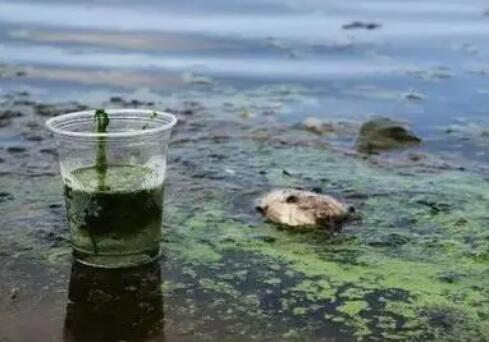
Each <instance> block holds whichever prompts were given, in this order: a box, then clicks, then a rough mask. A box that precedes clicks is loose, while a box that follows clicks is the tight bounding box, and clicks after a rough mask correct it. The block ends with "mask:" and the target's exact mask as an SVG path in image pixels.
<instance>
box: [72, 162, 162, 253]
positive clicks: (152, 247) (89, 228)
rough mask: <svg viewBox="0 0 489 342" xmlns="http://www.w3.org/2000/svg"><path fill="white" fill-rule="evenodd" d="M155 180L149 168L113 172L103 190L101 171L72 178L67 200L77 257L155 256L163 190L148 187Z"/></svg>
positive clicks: (90, 170)
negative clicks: (100, 177)
mask: <svg viewBox="0 0 489 342" xmlns="http://www.w3.org/2000/svg"><path fill="white" fill-rule="evenodd" d="M156 178H157V175H155V172H154V171H152V170H150V169H149V168H145V167H140V166H132V165H120V166H109V167H107V169H106V170H105V173H104V187H103V188H102V190H101V189H100V183H99V181H100V179H99V169H98V167H97V166H92V167H86V168H80V169H76V170H74V171H73V172H71V175H70V176H69V177H68V179H67V181H66V183H65V187H64V194H65V200H66V209H67V213H68V223H69V226H70V231H71V237H72V241H73V247H74V248H75V249H76V251H77V252H78V253H79V254H80V256H78V255H77V257H81V258H83V255H84V254H85V255H86V256H87V257H89V258H90V257H91V258H96V257H97V256H102V257H109V256H113V257H115V258H116V257H117V256H118V255H120V256H124V255H137V254H147V255H148V258H149V259H151V258H152V257H154V256H155V255H157V254H158V253H159V240H160V226H161V218H162V206H163V186H162V185H161V184H160V185H156V186H155V185H151V184H150V183H151V182H154V179H156ZM147 183H148V184H147ZM108 262H109V261H108Z"/></svg>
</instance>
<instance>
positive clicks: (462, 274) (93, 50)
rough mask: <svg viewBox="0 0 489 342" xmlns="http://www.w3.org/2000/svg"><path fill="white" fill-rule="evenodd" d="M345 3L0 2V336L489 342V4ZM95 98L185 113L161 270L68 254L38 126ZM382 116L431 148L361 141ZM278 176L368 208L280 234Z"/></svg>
mask: <svg viewBox="0 0 489 342" xmlns="http://www.w3.org/2000/svg"><path fill="white" fill-rule="evenodd" d="M342 4H343V5H340V4H334V3H330V4H327V5H325V4H322V3H317V2H315V1H306V2H304V3H301V5H300V6H295V5H294V2H290V3H288V4H283V3H282V2H275V1H271V0H270V1H266V2H262V3H260V4H258V3H255V2H250V3H249V4H248V5H246V4H244V5H243V4H234V3H230V4H227V3H226V4H224V3H221V2H219V1H212V2H209V3H208V4H207V5H206V6H200V7H199V6H197V9H196V14H195V15H194V16H191V17H190V19H189V16H188V13H187V12H186V11H185V8H186V7H185V6H188V5H189V2H185V1H183V2H179V3H178V4H176V3H175V4H172V5H170V4H168V9H167V10H168V13H170V14H172V13H173V14H174V15H175V18H177V19H179V20H182V22H186V23H187V24H188V25H187V26H185V25H176V24H175V21H170V20H168V21H165V20H159V19H161V18H160V17H159V16H158V15H156V14H151V9H153V8H154V6H156V7H157V6H159V5H157V4H153V3H151V6H150V4H149V3H148V4H147V5H144V6H143V5H141V6H136V5H131V4H129V3H126V2H125V1H121V2H118V3H117V5H115V4H109V3H104V4H102V5H97V6H96V5H93V6H88V7H87V6H85V5H84V4H81V3H78V2H73V3H71V4H69V5H67V4H60V3H57V2H56V1H52V2H43V3H36V4H32V3H28V2H3V1H2V2H0V25H1V27H2V30H0V51H1V54H0V58H1V59H0V63H2V65H1V67H0V341H2V342H7V341H8V342H11V341H15V342H17V341H28V340H36V341H250V340H251V341H304V340H311V341H312V340H315V341H352V340H353V341H354V340H358V341H389V340H397V341H471V342H472V341H488V340H489V324H488V323H487V318H488V317H489V303H488V301H489V287H488V285H487V277H488V276H489V233H488V232H487V227H488V226H489V215H488V214H487V213H488V212H489V171H488V165H489V164H488V161H489V159H488V154H487V153H488V150H487V146H488V142H489V138H488V136H489V133H488V132H489V121H487V114H488V113H489V107H488V102H487V100H486V98H487V94H488V93H489V90H488V87H487V80H488V78H487V76H488V74H489V73H488V72H487V70H488V69H487V65H486V64H485V63H486V62H485V61H486V58H487V53H489V51H488V50H487V46H485V45H484V44H483V39H484V38H483V35H484V34H485V33H487V31H488V30H489V20H488V19H487V16H486V15H484V13H485V11H486V7H487V6H484V3H483V2H481V1H468V2H464V4H460V3H459V2H450V1H449V2H448V3H447V2H443V6H442V5H441V4H440V2H439V1H430V2H417V1H415V2H412V3H410V4H408V5H407V4H406V3H405V2H390V3H387V2H384V1H374V2H371V3H369V5H365V4H364V5H360V2H357V1H351V2H343V3H342ZM109 6H112V7H109ZM158 8H159V7H158ZM237 8H239V9H240V11H241V12H240V13H241V15H239V16H237V15H235V13H236V9H237ZM43 11H46V13H47V12H49V13H50V16H49V18H50V19H49V20H48V19H44V18H48V16H44V15H41V14H42V13H45V12H43ZM53 11H55V12H53ZM107 11H114V12H113V13H116V14H118V16H121V17H124V18H126V19H131V20H125V21H124V22H125V23H126V24H124V25H125V27H124V30H120V29H118V28H117V25H116V23H115V21H107V20H102V19H103V18H105V17H106V15H107ZM148 11H149V12H148ZM209 12H212V13H214V14H215V20H217V22H218V23H219V24H220V26H219V29H217V28H216V27H217V26H216V27H215V26H213V25H210V24H209V21H207V20H205V18H206V15H208V14H209ZM32 13H37V14H36V16H33V15H31V14H32ZM53 13H55V14H56V13H57V14H58V15H59V16H53ZM258 13H267V14H268V15H270V18H271V19H270V22H272V23H273V24H274V25H271V24H270V25H268V24H267V21H264V20H259V19H260V18H261V17H260V16H259V15H258ZM75 14H77V15H75ZM141 16H142V17H144V18H145V19H146V20H137V19H138V18H139V19H140V18H141ZM161 16H163V17H165V18H167V17H171V15H166V14H165V15H163V14H161ZM53 18H54V19H53ZM56 18H58V19H56ZM67 18H71V20H67ZM230 18H231V19H233V20H231V19H230ZM88 19H89V20H88ZM167 19H168V18H167ZM272 19H273V20H272ZM175 20H176V19H175ZM301 20H302V21H301ZM419 20H420V21H421V22H422V23H423V25H419ZM176 21H177V22H178V20H176ZM305 22H306V23H308V24H307V25H305V24H304V23H305ZM87 23H88V24H87ZM250 23H253V24H254V25H251V26H250V25H249V24H250ZM119 25H122V24H121V23H119ZM172 25H173V26H172ZM304 25H305V26H304ZM250 27H251V28H250ZM418 27H419V28H418ZM286 28H289V29H287V30H286ZM421 29H423V30H421ZM421 31H423V32H421ZM199 32H200V33H199ZM197 63H199V64H200V66H195V64H197ZM98 107H108V108H150V109H151V108H154V109H159V110H167V111H171V112H173V113H175V114H176V115H177V116H178V118H179V124H178V125H177V127H176V129H175V132H174V135H173V138H172V144H171V152H170V155H169V160H168V172H167V182H166V189H165V208H164V220H163V221H164V224H163V227H162V229H163V238H162V241H161V246H162V248H163V257H162V259H161V260H160V262H159V264H152V265H148V266H146V267H142V268H138V269H134V270H130V271H123V272H119V271H101V270H93V269H90V268H87V267H83V266H80V265H76V264H72V260H71V250H70V246H69V241H68V240H69V236H68V231H67V223H66V221H65V208H64V203H63V198H62V184H61V180H60V177H59V175H58V165H57V160H56V151H55V149H54V143H53V140H52V138H51V137H50V136H49V133H48V132H47V131H46V129H45V128H44V126H43V123H44V121H45V120H46V119H47V118H49V117H51V116H53V115H59V114H62V113H66V112H71V111H76V110H82V109H86V108H98ZM375 115H381V116H386V117H390V118H393V119H397V120H401V121H404V122H407V123H408V124H409V125H410V126H411V128H412V130H413V132H414V133H415V134H416V135H417V136H418V137H420V138H421V139H422V143H421V144H419V145H416V146H409V147H408V148H405V149H399V150H397V149H396V150H392V151H386V152H382V153H380V154H375V155H365V154H362V153H358V152H357V150H356V148H355V141H356V138H357V134H358V132H359V131H360V127H361V125H362V123H364V122H365V121H366V120H367V119H368V118H371V117H373V116H375ZM308 117H314V118H315V120H312V121H311V120H309V121H306V120H305V119H306V118H308ZM318 121H319V122H320V123H321V124H320V125H319V126H318V125H313V126H311V125H310V123H311V122H313V123H314V122H315V123H317V122H318ZM318 127H320V129H318ZM278 187H294V188H301V189H305V190H311V191H315V192H322V193H326V194H331V195H334V196H336V197H338V198H340V199H341V200H343V201H344V202H346V203H348V204H349V205H352V206H354V207H355V208H356V212H357V213H358V218H357V219H356V220H353V221H352V222H349V223H348V224H346V225H345V226H344V227H343V231H342V232H341V233H335V234H328V233H325V232H312V233H307V234H304V233H297V232H293V231H290V230H286V229H282V228H278V227H276V226H274V225H272V224H269V223H267V222H265V221H264V220H263V218H262V216H261V215H260V213H258V212H257V211H256V210H255V204H256V202H255V200H256V199H257V198H258V197H259V196H260V195H262V194H263V193H265V192H266V191H268V190H271V189H274V188H278Z"/></svg>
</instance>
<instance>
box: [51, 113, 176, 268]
mask: <svg viewBox="0 0 489 342" xmlns="http://www.w3.org/2000/svg"><path fill="white" fill-rule="evenodd" d="M118 114H122V115H126V116H120V115H119V116H117V115H115V116H114V117H113V120H115V121H116V122H115V123H113V125H116V126H117V125H118V124H117V120H119V121H121V122H122V123H120V124H119V126H120V127H119V130H120V133H122V134H124V133H127V132H128V133H129V134H131V133H134V132H136V133H137V132H138V131H139V134H143V135H145V134H146V132H148V137H146V138H143V139H140V141H138V140H137V138H138V137H137V136H136V138H134V137H129V138H127V139H126V140H127V141H125V140H120V139H119V140H117V139H116V138H112V137H111V135H110V133H111V131H110V130H108V128H109V125H110V123H111V118H109V113H107V112H106V111H104V110H101V109H99V110H96V111H95V113H94V115H93V122H94V126H95V132H94V133H95V134H96V135H95V136H88V138H90V139H91V140H92V141H90V144H88V147H86V149H87V151H85V152H86V153H88V154H89V153H90V149H93V144H95V149H94V150H95V163H93V162H92V163H90V162H88V166H83V167H78V165H79V164H83V165H86V164H87V163H86V161H84V162H82V163H80V162H79V161H77V160H76V159H75V160H74V161H72V160H71V157H70V156H68V157H65V158H62V159H61V165H62V171H63V172H62V173H63V179H64V183H65V185H64V195H65V201H66V209H67V216H68V224H69V227H70V232H71V240H72V244H73V248H74V256H75V258H76V259H77V260H79V261H80V262H83V263H86V264H90V265H94V266H99V267H108V268H116V267H124V266H133V265H138V264H142V263H147V262H150V261H152V260H153V259H154V258H156V257H157V256H158V255H159V252H160V246H159V240H160V227H161V218H162V208H163V179H164V171H165V170H164V167H165V161H164V158H165V155H164V153H165V149H166V147H165V144H166V141H165V140H164V138H162V137H161V136H155V135H154V134H153V135H152V134H151V132H150V130H151V127H150V130H146V129H147V128H148V126H149V125H152V126H153V127H152V129H153V130H155V129H158V126H155V125H156V124H157V119H158V113H156V112H151V111H146V112H144V111H143V112H139V111H133V112H130V111H129V113H127V112H119V113H118ZM71 115H72V116H73V114H71ZM84 115H88V113H85V114H84ZM161 116H162V115H161V114H160V117H161ZM163 117H164V116H163ZM164 118H165V117H164ZM86 119H87V118H86V117H85V118H83V117H82V120H86ZM165 119H167V120H170V121H168V122H169V123H170V126H169V127H171V125H172V122H171V119H173V117H172V116H168V118H165ZM54 120H57V119H54ZM59 120H62V118H61V119H59ZM66 120H67V125H70V122H69V120H72V121H73V122H74V123H71V125H74V126H75V128H76V125H77V120H78V121H80V118H79V115H78V116H77V115H76V114H75V116H74V117H69V116H68V118H67V119H66ZM131 120H133V121H134V122H133V123H131ZM138 120H139V121H140V122H138ZM124 121H129V124H128V123H127V122H124ZM168 122H163V124H167V123H168ZM128 125H129V126H128ZM131 125H134V126H136V128H132V127H131ZM48 127H50V128H52V127H55V129H56V121H54V123H53V121H51V122H48ZM164 128H165V127H164ZM82 129H83V130H85V129H86V127H83V128H82ZM55 132H56V130H55ZM60 134H63V132H61V133H60ZM67 134H68V136H69V134H70V131H68V132H67ZM85 134H87V133H85ZM68 139H69V138H68ZM111 139H116V140H113V141H111ZM145 139H146V140H145ZM65 140H66V139H65ZM75 140H76V139H75ZM108 144H111V145H109V146H108ZM82 145H83V144H82ZM159 145H161V146H163V147H161V146H159ZM72 149H73V151H72V152H73V153H77V152H78V151H77V147H72ZM117 149H118V150H119V151H117ZM113 150H116V152H114V151H113ZM111 152H112V154H111ZM92 153H93V152H92ZM124 153H125V154H127V156H124V155H123V154H124ZM131 153H134V156H135V157H134V158H133V160H132V163H127V162H130V161H131ZM158 154H159V155H158ZM62 155H63V154H62ZM138 157H139V160H138V159H137V158H138ZM110 159H112V160H110ZM155 160H156V162H155ZM134 161H136V162H134ZM70 163H71V164H72V165H77V166H75V167H72V166H71V165H70V166H69V168H70V170H69V171H66V170H65V169H66V165H69V164H70ZM138 163H139V164H138ZM148 163H149V164H151V166H146V164H148Z"/></svg>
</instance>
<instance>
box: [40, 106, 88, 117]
mask: <svg viewBox="0 0 489 342" xmlns="http://www.w3.org/2000/svg"><path fill="white" fill-rule="evenodd" d="M88 108H89V107H88V106H85V105H82V104H79V103H76V102H68V103H58V104H44V103H39V104H37V105H35V106H34V109H35V113H36V114H38V115H40V116H47V117H50V116H56V115H60V114H65V113H71V112H79V111H82V110H87V109H88Z"/></svg>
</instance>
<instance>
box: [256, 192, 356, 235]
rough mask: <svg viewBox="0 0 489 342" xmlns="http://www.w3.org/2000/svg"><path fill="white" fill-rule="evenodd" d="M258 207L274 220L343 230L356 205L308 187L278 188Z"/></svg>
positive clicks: (292, 224) (265, 197)
mask: <svg viewBox="0 0 489 342" xmlns="http://www.w3.org/2000/svg"><path fill="white" fill-rule="evenodd" d="M257 209H258V210H259V211H260V212H261V213H262V214H263V215H264V216H265V217H266V218H267V219H268V220H269V221H271V222H273V223H278V224H281V225H284V226H289V227H294V228H299V229H302V230H304V229H305V230H314V229H317V228H326V229H328V230H333V231H335V230H339V229H341V224H342V223H343V222H345V221H346V220H347V218H348V217H349V215H350V213H351V211H352V210H353V209H352V208H349V207H347V206H346V205H345V204H343V203H341V202H340V201H338V200H337V199H335V198H333V197H331V196H328V195H322V194H317V193H314V192H310V191H305V190H295V189H278V190H273V191H271V192H269V193H267V194H266V195H265V196H263V197H262V198H261V199H260V202H259V204H258V206H257Z"/></svg>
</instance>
